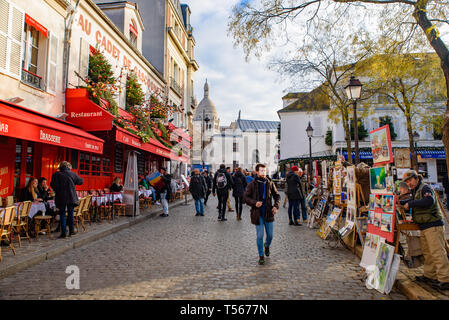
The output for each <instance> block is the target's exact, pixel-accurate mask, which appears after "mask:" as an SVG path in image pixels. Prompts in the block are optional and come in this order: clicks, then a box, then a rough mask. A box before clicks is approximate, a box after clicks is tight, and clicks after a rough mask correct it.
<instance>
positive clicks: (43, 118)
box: [0, 100, 104, 154]
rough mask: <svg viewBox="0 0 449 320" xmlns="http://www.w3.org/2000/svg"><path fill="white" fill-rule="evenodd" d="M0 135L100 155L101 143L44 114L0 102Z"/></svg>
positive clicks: (91, 136)
mask: <svg viewBox="0 0 449 320" xmlns="http://www.w3.org/2000/svg"><path fill="white" fill-rule="evenodd" d="M0 135H2V136H7V137H11V138H18V139H23V140H29V141H34V142H40V143H47V144H51V145H56V146H60V147H66V148H72V149H77V150H81V151H87V152H93V153H99V154H101V153H103V143H104V141H103V140H101V139H100V138H97V137H95V136H93V135H91V134H89V133H87V132H85V131H83V130H81V129H80V128H78V127H75V126H73V125H71V124H69V123H67V122H65V121H62V120H59V119H56V118H53V117H50V116H48V115H45V114H42V113H39V112H36V111H32V110H29V109H26V108H24V107H21V106H17V105H14V104H12V103H9V102H6V101H3V100H0Z"/></svg>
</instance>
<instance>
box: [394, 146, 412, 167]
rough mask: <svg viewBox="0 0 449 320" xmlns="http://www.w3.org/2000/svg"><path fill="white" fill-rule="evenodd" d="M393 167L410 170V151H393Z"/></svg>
mask: <svg viewBox="0 0 449 320" xmlns="http://www.w3.org/2000/svg"><path fill="white" fill-rule="evenodd" d="M394 165H395V167H396V168H403V169H410V168H411V167H412V162H411V159H410V149H395V150H394Z"/></svg>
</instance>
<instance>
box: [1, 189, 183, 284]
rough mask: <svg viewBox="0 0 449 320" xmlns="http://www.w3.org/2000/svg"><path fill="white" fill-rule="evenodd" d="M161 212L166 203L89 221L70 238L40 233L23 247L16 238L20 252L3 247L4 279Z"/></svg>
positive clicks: (173, 204)
mask: <svg viewBox="0 0 449 320" xmlns="http://www.w3.org/2000/svg"><path fill="white" fill-rule="evenodd" d="M190 201H191V199H190V196H189V200H188V202H189V203H190ZM184 203H185V199H183V200H178V201H176V202H171V203H170V205H169V208H170V209H171V208H175V207H177V206H180V205H184ZM161 213H162V206H156V205H153V206H152V207H151V208H148V209H146V210H144V209H141V211H140V216H137V217H123V216H121V217H119V218H115V219H114V220H112V221H107V220H103V221H102V222H101V223H98V222H95V223H92V224H89V222H85V226H86V231H82V230H83V229H82V227H81V226H80V229H79V232H78V233H77V234H76V235H75V236H73V237H67V238H66V239H58V238H57V237H58V236H59V233H52V239H51V238H50V237H49V236H48V235H39V238H38V239H36V238H31V243H30V242H29V241H28V240H27V239H24V240H22V246H21V247H19V243H18V242H17V241H14V242H13V245H14V248H15V250H16V255H14V254H13V253H12V251H11V250H10V249H9V246H6V245H3V246H2V248H1V249H2V258H3V259H2V262H0V279H2V278H5V277H8V276H10V275H13V274H14V273H17V272H19V271H22V270H25V269H27V268H29V267H31V266H33V265H35V264H39V263H41V262H43V261H45V260H49V259H52V258H54V257H57V256H59V255H61V254H63V253H65V252H67V251H69V250H71V249H74V248H79V247H81V246H84V245H86V244H88V243H91V242H94V241H96V240H99V239H101V238H104V237H106V236H108V235H111V234H113V233H116V232H119V231H120V230H123V229H126V228H129V227H131V226H133V225H135V224H137V223H141V222H144V221H146V220H147V219H149V218H152V217H155V216H158V215H159V214H161Z"/></svg>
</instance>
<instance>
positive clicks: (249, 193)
mask: <svg viewBox="0 0 449 320" xmlns="http://www.w3.org/2000/svg"><path fill="white" fill-rule="evenodd" d="M256 172H257V176H256V178H255V179H254V181H252V182H251V183H250V184H249V185H248V187H247V188H246V191H245V196H244V199H243V201H244V202H245V203H246V204H247V205H249V206H251V223H252V224H254V225H255V226H256V232H257V250H258V252H259V264H260V265H263V264H265V255H266V256H267V257H268V256H270V245H271V242H272V240H273V222H274V215H275V214H276V213H277V211H278V210H279V206H280V205H281V196H280V195H279V192H278V191H277V189H276V186H275V184H274V183H273V182H272V181H271V180H270V179H269V178H267V167H266V166H265V165H264V164H258V165H257V166H256ZM273 200H274V203H273ZM264 229H265V231H266V233H267V237H266V240H265V244H264V241H263V236H264ZM264 249H265V251H264Z"/></svg>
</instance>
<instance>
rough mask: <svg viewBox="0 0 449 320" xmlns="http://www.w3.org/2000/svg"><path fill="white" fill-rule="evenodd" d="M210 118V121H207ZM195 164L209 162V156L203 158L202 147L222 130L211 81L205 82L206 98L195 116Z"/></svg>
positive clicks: (193, 158)
mask: <svg viewBox="0 0 449 320" xmlns="http://www.w3.org/2000/svg"><path fill="white" fill-rule="evenodd" d="M206 120H208V121H206ZM193 128H194V129H193V157H192V160H193V161H192V163H193V164H202V162H203V161H204V162H205V163H206V164H207V159H206V158H207V157H206V156H204V159H203V158H202V155H201V153H202V149H203V148H206V147H207V145H208V144H209V143H210V142H211V140H212V137H213V136H214V135H215V134H218V133H219V132H220V119H219V118H218V113H217V108H216V107H215V104H214V103H213V102H212V100H211V99H210V88H209V83H208V82H207V79H206V83H205V84H204V98H203V100H201V102H200V103H199V105H198V108H197V110H196V113H195V117H194V118H193Z"/></svg>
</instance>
